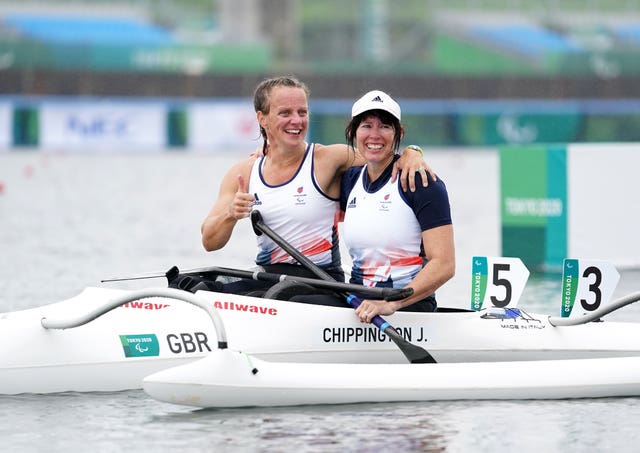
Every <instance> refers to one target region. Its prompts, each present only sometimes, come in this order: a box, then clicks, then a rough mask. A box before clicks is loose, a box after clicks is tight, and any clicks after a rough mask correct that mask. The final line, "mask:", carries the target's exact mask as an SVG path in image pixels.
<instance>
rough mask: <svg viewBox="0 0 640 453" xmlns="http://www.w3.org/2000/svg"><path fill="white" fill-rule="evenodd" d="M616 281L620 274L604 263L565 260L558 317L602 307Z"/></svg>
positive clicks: (579, 313)
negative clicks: (560, 306)
mask: <svg viewBox="0 0 640 453" xmlns="http://www.w3.org/2000/svg"><path fill="white" fill-rule="evenodd" d="M619 280H620V274H619V273H618V271H617V270H616V268H615V267H614V266H613V265H612V264H611V263H609V262H607V261H595V260H577V259H568V258H567V259H565V260H564V263H563V265H562V308H561V313H560V316H561V317H562V318H569V317H577V316H583V315H586V314H587V313H589V312H592V311H594V310H597V309H598V308H600V307H602V306H603V305H606V304H607V303H609V301H610V300H611V296H612V295H613V291H614V290H615V289H616V286H617V285H618V281H619Z"/></svg>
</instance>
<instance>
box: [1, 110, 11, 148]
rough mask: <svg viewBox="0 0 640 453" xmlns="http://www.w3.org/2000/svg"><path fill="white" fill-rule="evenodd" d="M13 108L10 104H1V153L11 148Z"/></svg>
mask: <svg viewBox="0 0 640 453" xmlns="http://www.w3.org/2000/svg"><path fill="white" fill-rule="evenodd" d="M12 112H13V110H12V106H11V104H10V103H8V102H6V103H5V102H2V103H0V151H3V150H6V149H7V148H9V147H10V146H11V136H12V132H13V131H12V129H13V121H12V118H11V115H12Z"/></svg>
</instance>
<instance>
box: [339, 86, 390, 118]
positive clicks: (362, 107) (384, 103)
mask: <svg viewBox="0 0 640 453" xmlns="http://www.w3.org/2000/svg"><path fill="white" fill-rule="evenodd" d="M368 110H384V111H385V112H389V113H391V114H392V115H393V116H395V117H396V118H397V119H398V121H401V112H400V106H399V105H398V103H397V102H396V101H394V100H393V99H392V98H391V96H389V95H388V94H387V93H385V92H384V91H380V90H373V91H369V92H368V93H367V94H365V95H364V96H362V97H361V98H360V99H358V100H357V101H356V102H355V103H354V104H353V107H352V108H351V117H355V116H358V115H360V114H361V113H364V112H366V111H368Z"/></svg>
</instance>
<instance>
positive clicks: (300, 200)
mask: <svg viewBox="0 0 640 453" xmlns="http://www.w3.org/2000/svg"><path fill="white" fill-rule="evenodd" d="M306 197H307V193H306V192H305V191H304V186H300V187H298V188H297V189H296V193H295V194H293V198H294V202H293V204H294V206H304V205H306V204H307V198H306Z"/></svg>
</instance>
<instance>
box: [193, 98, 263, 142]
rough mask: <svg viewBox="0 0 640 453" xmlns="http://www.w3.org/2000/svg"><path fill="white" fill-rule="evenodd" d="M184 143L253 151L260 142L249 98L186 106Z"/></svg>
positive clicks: (256, 122)
mask: <svg viewBox="0 0 640 453" xmlns="http://www.w3.org/2000/svg"><path fill="white" fill-rule="evenodd" d="M187 118H188V121H187V124H188V127H187V147H188V148H190V149H197V150H205V151H215V152H220V151H236V150H246V151H247V153H249V152H252V151H253V150H255V148H256V147H257V146H258V145H259V144H261V143H262V139H261V138H260V131H259V128H258V121H257V119H256V114H255V112H254V111H253V107H252V104H251V101H250V100H247V101H242V102H240V101H228V102H215V103H213V102H211V103H195V104H192V105H190V106H189V107H188V109H187Z"/></svg>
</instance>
